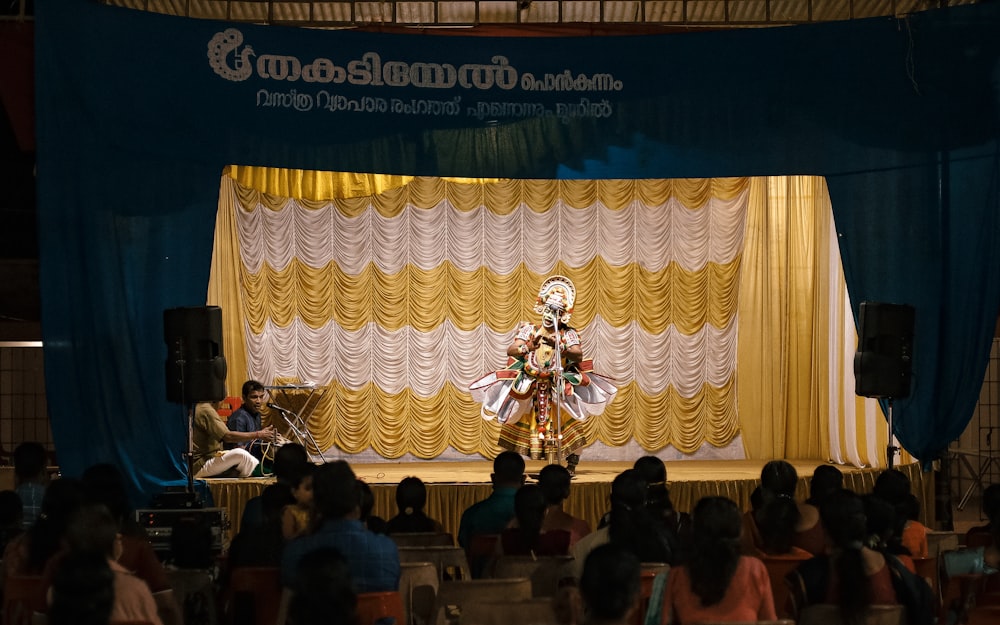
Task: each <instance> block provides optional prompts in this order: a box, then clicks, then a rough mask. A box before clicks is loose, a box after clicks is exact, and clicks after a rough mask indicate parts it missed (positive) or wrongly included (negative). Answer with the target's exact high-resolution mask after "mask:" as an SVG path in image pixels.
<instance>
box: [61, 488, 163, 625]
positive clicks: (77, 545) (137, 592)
mask: <svg viewBox="0 0 1000 625" xmlns="http://www.w3.org/2000/svg"><path fill="white" fill-rule="evenodd" d="M118 529H119V528H118V523H117V522H116V521H115V519H114V517H113V516H112V515H111V512H110V511H108V509H107V507H105V506H104V505H102V504H90V503H88V504H84V505H83V506H81V507H79V508H78V509H77V510H76V511H75V512H74V514H73V517H72V520H71V521H70V523H69V524H68V526H67V529H66V546H67V548H68V550H69V551H68V554H69V556H68V557H73V556H77V555H79V554H90V555H100V556H103V557H104V558H105V560H106V562H107V563H108V566H109V567H110V569H111V574H112V577H113V579H114V581H113V589H114V592H113V597H114V599H113V602H112V607H111V616H110V619H109V620H110V621H112V622H114V621H145V622H148V623H150V624H151V625H162V621H161V620H160V615H159V613H158V612H157V607H156V601H155V600H154V599H153V594H152V593H151V592H150V591H149V586H147V585H146V582H144V581H142V580H141V579H139V578H138V577H136V576H135V575H134V574H132V572H131V571H129V570H128V569H126V568H125V567H124V566H122V565H121V564H119V563H118V556H120V555H121V550H122V546H121V534H120V533H119V532H118ZM64 559H65V558H60V561H59V562H58V563H57V564H56V565H55V567H56V568H55V573H54V575H53V577H52V579H53V580H54V579H55V577H57V576H59V571H60V570H61V568H62V564H63V561H64ZM70 561H71V563H72V562H74V560H72V559H71V560H70Z"/></svg>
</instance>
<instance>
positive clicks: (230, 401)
mask: <svg viewBox="0 0 1000 625" xmlns="http://www.w3.org/2000/svg"><path fill="white" fill-rule="evenodd" d="M242 405H243V398H242V397H227V398H225V399H223V400H222V402H220V404H219V409H218V410H216V412H217V413H219V416H220V417H228V416H231V415H232V414H233V413H234V412H236V410H238V409H239V407H240V406H242Z"/></svg>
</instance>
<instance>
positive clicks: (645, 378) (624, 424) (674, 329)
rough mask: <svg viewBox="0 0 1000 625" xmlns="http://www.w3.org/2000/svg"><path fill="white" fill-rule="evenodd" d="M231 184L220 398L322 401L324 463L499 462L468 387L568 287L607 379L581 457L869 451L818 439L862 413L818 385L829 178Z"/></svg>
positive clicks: (219, 299) (826, 324)
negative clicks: (561, 282)
mask: <svg viewBox="0 0 1000 625" xmlns="http://www.w3.org/2000/svg"><path fill="white" fill-rule="evenodd" d="M227 174H228V175H226V176H223V179H222V186H221V194H220V210H219V217H218V226H217V231H216V249H215V257H214V261H213V271H212V280H211V284H210V289H209V291H210V292H209V303H212V304H216V305H220V306H222V308H223V313H224V319H225V321H224V323H225V338H224V340H225V348H226V355H227V359H228V361H229V366H230V372H231V373H230V379H229V384H228V386H229V388H230V389H238V388H239V385H240V384H241V382H242V381H243V379H246V378H254V379H259V380H261V381H263V382H264V383H265V384H281V383H286V382H297V383H304V382H312V383H315V384H317V385H318V386H319V387H320V389H321V390H320V391H319V392H318V393H317V395H318V397H319V402H318V404H317V405H316V406H315V409H313V410H311V413H310V419H309V423H308V426H309V430H310V432H311V434H312V435H313V436H314V438H315V439H316V441H317V443H318V444H319V447H320V449H321V450H325V449H328V448H330V447H332V446H336V447H337V448H339V449H341V450H343V451H345V452H348V453H357V452H361V451H364V450H366V449H368V448H371V449H373V450H374V451H375V452H377V453H378V454H380V455H382V456H384V457H387V458H395V457H400V456H402V455H404V454H406V453H410V454H413V455H415V456H417V457H420V458H433V457H436V456H438V455H440V454H442V453H444V452H445V451H446V450H448V449H449V448H452V449H454V450H457V451H459V452H461V453H467V454H468V453H483V454H486V455H492V454H493V453H495V452H496V451H497V448H496V438H497V426H496V424H494V423H490V422H485V421H483V420H482V419H481V418H480V417H479V406H478V405H477V404H475V403H474V402H472V400H471V398H470V397H469V394H468V392H467V390H466V389H467V386H468V383H469V382H470V381H471V380H473V379H475V378H477V377H479V376H480V375H482V374H483V373H485V372H487V371H489V370H491V369H495V368H498V367H499V366H502V365H503V362H504V360H505V348H506V346H507V344H508V343H509V342H510V341H511V340H512V338H513V335H514V333H515V331H516V329H517V327H518V325H519V324H520V323H521V322H524V321H529V320H534V317H535V316H536V315H535V314H534V313H533V312H532V311H531V307H532V305H533V304H534V298H535V294H536V293H537V289H538V286H539V285H540V283H541V281H542V280H544V278H545V277H547V276H548V275H550V274H552V273H561V274H564V275H567V276H569V277H570V278H571V279H572V280H573V281H574V283H575V284H576V287H577V291H578V299H577V304H576V308H575V311H574V315H573V325H574V326H575V327H577V328H578V329H579V330H580V332H581V335H582V337H583V341H584V352H585V354H586V355H587V356H589V357H591V358H593V359H594V361H595V365H596V368H597V369H598V370H600V371H602V372H604V373H607V374H609V375H611V376H613V377H615V378H616V379H617V380H618V381H619V385H620V391H619V396H618V397H617V398H616V399H615V401H614V402H613V403H612V404H611V405H610V406H609V407H608V409H607V410H606V412H605V414H604V415H602V416H601V417H600V418H596V419H591V420H588V421H587V423H586V428H587V435H588V438H589V439H590V440H600V441H602V442H604V443H606V444H607V445H611V446H617V445H623V444H625V443H628V442H629V441H631V440H635V441H636V442H638V443H639V444H640V445H641V446H642V447H643V448H645V449H647V450H651V451H653V450H659V449H662V448H663V447H665V446H667V445H671V446H673V447H675V448H677V449H678V450H680V451H682V452H694V451H696V450H697V449H698V448H699V447H701V446H702V445H706V444H707V445H711V446H715V447H725V446H727V445H730V444H733V443H734V441H736V442H737V443H738V442H739V441H740V440H741V439H739V438H737V435H738V434H740V433H741V431H742V434H743V437H742V442H743V444H744V445H745V446H746V449H747V453H748V455H749V456H751V457H808V458H821V457H828V458H832V459H838V460H845V461H851V462H853V463H855V464H871V463H873V462H875V463H877V462H878V460H879V458H880V456H879V454H878V453H874V454H873V450H872V449H865V450H863V451H861V452H856V451H855V450H854V446H853V445H852V444H850V443H848V444H847V446H846V447H847V449H848V451H846V452H842V453H841V452H838V450H836V449H834V447H836V446H838V445H843V444H844V442H845V440H846V439H848V438H850V437H851V436H852V435H854V436H855V439H856V440H857V438H858V437H857V434H858V431H857V428H855V429H854V431H853V432H852V431H851V428H833V427H831V424H833V423H834V420H835V419H841V418H845V417H846V415H848V414H849V413H852V412H857V411H856V410H847V409H846V408H845V407H844V402H843V401H840V400H837V401H833V400H832V395H833V392H834V391H837V390H838V389H837V388H836V387H835V386H833V385H831V384H829V383H828V381H829V380H830V379H832V378H831V377H830V375H828V374H829V373H830V372H833V373H835V374H836V375H837V376H840V377H843V376H844V375H845V372H844V371H843V370H842V368H838V367H836V366H833V365H832V364H831V362H832V361H831V360H830V358H832V357H834V355H835V353H836V352H837V350H836V349H834V347H835V346H836V345H837V342H836V340H835V339H839V338H840V337H843V336H847V333H845V332H842V331H841V330H843V329H844V328H846V327H847V326H846V323H849V324H850V329H851V331H850V334H851V336H850V337H849V339H845V342H844V343H843V345H844V347H845V349H846V348H847V343H849V342H850V340H853V320H852V319H851V317H850V314H849V309H847V315H846V321H845V319H840V318H838V317H837V316H836V315H831V314H828V311H829V310H831V309H830V307H829V304H831V303H834V299H835V293H836V291H837V289H836V288H831V285H834V284H835V282H836V276H835V275H828V274H829V268H831V267H833V266H836V267H837V268H839V262H824V261H830V258H831V249H832V252H833V254H832V255H833V256H835V251H836V246H835V245H833V246H831V245H830V242H829V240H827V239H824V238H823V237H829V236H830V233H831V232H832V228H831V227H830V223H829V221H830V219H829V214H830V210H829V200H828V198H827V196H826V192H825V185H823V184H822V180H818V179H813V178H802V179H750V178H735V179H708V180H614V181H550V180H444V179H437V178H433V179H431V178H407V177H390V176H368V175H363V174H340V173H330V172H301V171H294V170H276V169H266V168H245V167H235V166H234V167H231V168H229V170H228V172H227ZM786 180H795V181H796V183H795V184H797V185H798V186H799V187H800V188H798V189H789V188H788V187H785V188H782V187H781V181H786ZM817 180H818V182H817ZM788 184H792V183H791V182H789V183H788ZM789 193H792V196H793V200H794V201H791V202H790V201H789V198H788V196H789ZM804 228H806V229H807V230H808V231H807V232H806V231H805V230H803V229H804ZM840 285H842V277H841V278H840ZM840 290H841V291H842V290H843V289H842V288H841V289H840ZM819 307H822V308H819ZM819 310H821V311H822V313H821V312H818V311H819ZM838 323H841V326H840V327H838V326H837V325H836V324H838ZM849 351H850V353H851V354H853V346H851V347H850V349H849ZM841 356H842V355H837V356H836V357H838V358H839V357H841ZM847 373H850V372H847ZM848 377H849V378H850V379H849V380H847V381H844V382H843V387H842V388H840V389H839V390H841V391H845V390H846V391H849V392H850V394H851V395H850V400H851V401H849V402H847V403H852V402H853V401H854V400H853V374H851V375H850V376H848ZM820 378H823V381H822V383H820V382H819V381H818V380H819V379H820ZM737 381H738V382H739V383H738V384H737ZM847 382H850V384H847ZM293 399H294V398H293ZM863 404H864V402H861V404H860V405H861V407H862V410H861V411H860V413H861V416H860V417H858V418H862V419H864V418H868V417H873V418H871V419H870V421H871V423H872V424H873V427H872V428H869V427H868V426H867V425H866V426H865V427H863V428H862V429H863V430H864V431H868V429H872V435H873V437H872V440H875V441H877V439H878V435H877V433H878V424H879V422H878V419H880V418H881V417H880V416H878V415H876V414H874V412H873V413H872V414H871V415H866V413H865V410H864V409H863ZM852 418H854V417H852ZM824 424H826V426H827V427H824ZM884 429H885V428H884V425H883V426H882V430H883V431H884ZM883 438H884V434H883ZM869 447H870V446H869ZM882 448H883V450H884V444H883V445H882ZM874 451H875V452H877V451H878V450H877V449H875V450H874ZM838 453H840V455H839V456H838ZM882 453H883V454H884V451H883V452H882Z"/></svg>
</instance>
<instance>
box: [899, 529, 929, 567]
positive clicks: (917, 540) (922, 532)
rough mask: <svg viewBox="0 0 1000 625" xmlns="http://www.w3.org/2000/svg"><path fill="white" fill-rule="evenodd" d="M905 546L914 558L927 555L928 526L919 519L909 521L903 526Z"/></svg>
mask: <svg viewBox="0 0 1000 625" xmlns="http://www.w3.org/2000/svg"><path fill="white" fill-rule="evenodd" d="M902 542H903V546H904V547H906V548H907V549H909V550H910V555H912V556H913V557H914V558H926V557H927V528H926V527H925V526H924V525H922V524H921V523H920V522H919V521H907V522H906V527H904V528H903V536H902Z"/></svg>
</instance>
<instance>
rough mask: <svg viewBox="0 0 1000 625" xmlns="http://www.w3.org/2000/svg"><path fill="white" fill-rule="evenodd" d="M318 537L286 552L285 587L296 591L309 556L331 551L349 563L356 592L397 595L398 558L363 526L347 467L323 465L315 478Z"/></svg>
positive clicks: (390, 543)
mask: <svg viewBox="0 0 1000 625" xmlns="http://www.w3.org/2000/svg"><path fill="white" fill-rule="evenodd" d="M313 499H314V501H315V505H316V531H315V532H313V533H312V534H308V535H306V536H300V537H298V538H296V539H294V540H292V541H291V542H289V543H288V544H287V545H286V546H285V552H284V554H283V555H282V558H281V579H282V583H283V584H284V585H285V586H286V587H288V588H291V589H292V590H293V591H294V590H295V587H294V582H295V575H296V570H297V567H298V564H299V561H300V560H301V559H302V558H303V557H304V556H305V555H306V554H308V553H310V552H312V551H316V550H317V549H323V548H327V547H332V548H334V549H337V550H339V551H340V552H341V553H342V554H343V555H344V557H345V558H346V559H347V563H348V566H349V568H350V571H351V578H352V579H353V580H354V584H355V589H356V590H357V591H358V592H379V591H386V590H398V589H399V575H400V566H399V553H398V551H397V549H396V543H394V542H393V541H392V539H391V538H389V537H388V536H382V535H380V534H375V533H372V532H370V531H368V530H367V529H365V526H364V525H363V524H362V523H361V520H360V519H361V506H360V497H359V493H358V483H357V478H356V476H355V475H354V471H352V470H351V467H350V466H348V464H347V463H346V462H343V461H335V462H329V463H327V464H323V465H320V466H319V467H318V468H317V469H316V471H315V472H314V473H313Z"/></svg>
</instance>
